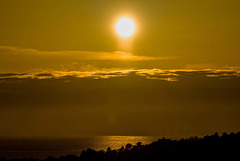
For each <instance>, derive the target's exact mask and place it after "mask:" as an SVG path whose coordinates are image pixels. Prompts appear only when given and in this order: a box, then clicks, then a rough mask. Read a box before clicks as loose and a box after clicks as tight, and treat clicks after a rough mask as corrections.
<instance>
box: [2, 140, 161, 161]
mask: <svg viewBox="0 0 240 161" xmlns="http://www.w3.org/2000/svg"><path fill="white" fill-rule="evenodd" d="M159 138H160V137H153V136H97V137H79V138H0V158H2V157H5V158H8V159H13V158H23V157H26V158H30V157H33V158H39V159H45V158H46V157H48V156H54V157H59V156H61V155H67V154H76V155H80V154H81V152H82V150H84V149H87V148H92V149H95V150H106V149H107V148H108V147H111V148H112V149H119V148H121V146H125V145H126V144H127V143H131V144H133V145H135V144H136V143H137V142H139V141H140V142H142V143H143V144H149V143H152V142H153V141H157V140H158V139H159Z"/></svg>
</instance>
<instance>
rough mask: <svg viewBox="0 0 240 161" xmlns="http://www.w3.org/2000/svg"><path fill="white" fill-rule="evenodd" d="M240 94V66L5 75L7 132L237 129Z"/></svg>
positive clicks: (2, 101)
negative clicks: (231, 67)
mask: <svg viewBox="0 0 240 161" xmlns="http://www.w3.org/2000/svg"><path fill="white" fill-rule="evenodd" d="M239 91H240V72H239V70H238V69H237V68H234V69H206V70H186V69H182V70H160V69H142V70H111V71H92V72H79V71H72V72H61V71H55V72H32V73H2V74H0V132H1V135H5V136H39V135H40V136H59V135H60V136H70V135H75V136H76V135H153V134H154V135H165V134H166V133H167V134H168V135H180V134H182V133H184V134H185V135H192V134H193V135H201V134H203V133H204V134H206V133H213V132H215V131H219V132H224V131H227V132H230V131H237V130H239V128H240V124H239V122H240V119H239V114H240V109H239V107H240V101H239V100H240V92H239ZM6 125H7V126H6Z"/></svg>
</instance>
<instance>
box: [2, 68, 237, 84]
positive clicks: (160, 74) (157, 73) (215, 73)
mask: <svg viewBox="0 0 240 161" xmlns="http://www.w3.org/2000/svg"><path fill="white" fill-rule="evenodd" d="M132 75H134V76H136V77H142V78H145V79H153V80H161V81H168V82H174V81H179V80H180V79H185V78H191V77H194V78H219V79H231V78H235V77H240V70H239V69H238V68H229V69H204V70H190V69H177V70H161V69H106V70H93V71H44V72H29V73H2V74H0V79H1V80H7V79H29V78H30V79H63V80H67V79H81V78H90V79H109V78H119V77H130V76H132Z"/></svg>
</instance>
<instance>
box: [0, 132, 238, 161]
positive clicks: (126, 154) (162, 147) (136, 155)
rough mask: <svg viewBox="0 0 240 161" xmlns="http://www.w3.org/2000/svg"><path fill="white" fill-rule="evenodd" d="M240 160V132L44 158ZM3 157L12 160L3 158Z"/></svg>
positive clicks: (51, 160) (85, 160)
mask: <svg viewBox="0 0 240 161" xmlns="http://www.w3.org/2000/svg"><path fill="white" fill-rule="evenodd" d="M182 159H183V160H191V161H195V160H202V161H205V160H218V159H225V160H239V159H240V132H238V133H231V134H227V133H223V134H222V135H221V136H219V135H218V133H215V134H214V135H211V136H205V137H203V138H198V137H191V138H188V139H180V140H171V139H165V138H162V139H159V140H158V141H156V142H153V143H151V144H149V145H142V143H141V142H138V143H137V144H136V145H132V144H127V145H126V146H125V147H122V148H120V149H117V150H112V149H111V148H110V147H109V148H107V151H95V150H93V149H87V150H84V151H83V152H82V153H81V155H80V156H76V155H68V156H62V157H60V158H54V157H48V158H47V159H45V160H44V161H156V160H182ZM0 161H10V160H7V159H4V158H3V159H0ZM11 161H40V160H38V159H24V158H23V159H14V160H11Z"/></svg>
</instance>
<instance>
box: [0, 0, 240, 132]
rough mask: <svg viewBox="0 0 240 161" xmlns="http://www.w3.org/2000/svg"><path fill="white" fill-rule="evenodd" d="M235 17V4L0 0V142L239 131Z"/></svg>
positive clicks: (234, 0) (215, 0) (229, 0)
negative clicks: (126, 21)
mask: <svg viewBox="0 0 240 161" xmlns="http://www.w3.org/2000/svg"><path fill="white" fill-rule="evenodd" d="M122 16H128V17H130V18H132V19H133V20H134V21H135V23H136V28H137V30H136V33H135V34H134V36H133V37H131V38H129V39H122V38H120V37H119V36H118V35H117V34H116V31H115V30H114V25H115V23H116V22H117V20H118V19H119V18H120V17H122ZM239 17H240V1H239V0H197V1H193V0H181V1H180V0H114V1H113V0H0V136H8V135H9V136H36V135H40V136H49V135H51V136H59V135H61V136H73V135H202V134H206V133H209V132H215V131H220V132H222V131H229V132H230V131H238V130H239V128H240V124H239V122H240V120H239V118H240V117H239V116H240V109H239V107H240V93H239V91H240V86H239V84H240V68H239V66H240V53H239V52H240V49H239V44H240V21H239Z"/></svg>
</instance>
